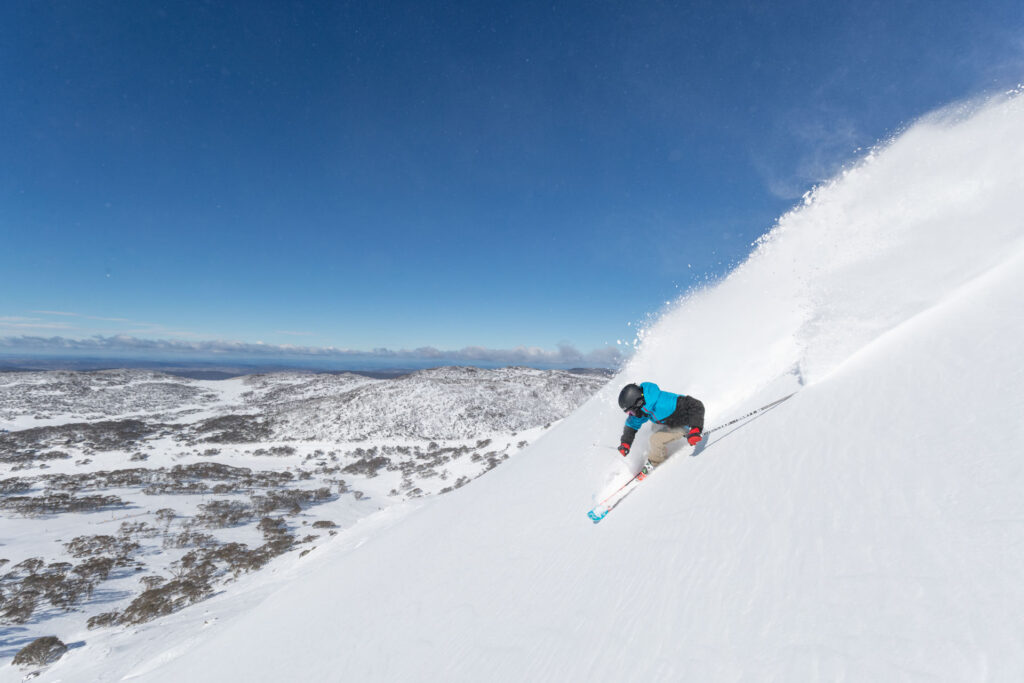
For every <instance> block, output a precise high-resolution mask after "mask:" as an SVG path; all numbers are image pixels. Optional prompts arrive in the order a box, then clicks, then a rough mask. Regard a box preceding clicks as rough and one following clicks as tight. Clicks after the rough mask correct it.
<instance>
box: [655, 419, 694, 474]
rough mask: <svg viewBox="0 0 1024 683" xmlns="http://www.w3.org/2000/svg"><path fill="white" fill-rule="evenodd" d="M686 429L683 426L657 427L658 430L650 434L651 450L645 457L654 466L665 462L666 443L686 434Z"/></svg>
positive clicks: (666, 455)
mask: <svg viewBox="0 0 1024 683" xmlns="http://www.w3.org/2000/svg"><path fill="white" fill-rule="evenodd" d="M686 433H687V430H686V429H684V428H683V427H679V428H677V429H669V428H668V427H665V428H662V429H659V430H658V431H656V432H654V433H652V434H651V452H650V454H649V455H648V456H647V459H648V460H650V461H651V464H653V465H654V466H655V467H657V466H658V465H660V464H661V463H663V462H665V458H667V457H668V445H669V444H670V443H672V442H673V441H678V440H679V439H681V438H683V437H684V436H686Z"/></svg>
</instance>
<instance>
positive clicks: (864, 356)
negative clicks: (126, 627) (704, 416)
mask: <svg viewBox="0 0 1024 683" xmlns="http://www.w3.org/2000/svg"><path fill="white" fill-rule="evenodd" d="M1022 174H1024V97H1020V96H1016V97H1014V96H1010V97H1008V98H1007V99H1004V100H1002V101H999V102H995V103H991V104H988V105H986V106H983V107H980V108H976V109H972V110H970V111H962V112H943V113H942V114H940V115H936V116H935V117H932V118H930V119H928V120H925V121H922V122H920V123H918V124H917V125H915V126H913V127H912V128H910V129H909V130H908V131H907V132H906V133H904V134H903V135H902V136H900V137H899V138H897V139H896V140H894V141H893V142H892V143H891V144H889V145H888V146H886V147H885V148H884V149H879V150H876V151H875V152H874V153H872V154H871V155H870V156H868V157H867V158H866V159H864V160H863V162H862V163H859V164H858V165H857V166H856V167H854V168H851V169H850V170H848V171H847V172H846V173H844V174H843V175H842V176H841V177H839V178H837V179H836V180H835V181H834V182H832V183H829V184H828V185H826V186H823V187H821V188H818V189H817V190H816V191H815V192H813V193H812V194H810V195H809V196H808V197H807V200H806V202H805V204H804V205H803V206H801V207H799V208H797V209H795V210H794V211H793V212H791V213H789V214H787V215H786V216H784V217H783V218H782V219H781V220H780V221H779V224H778V226H777V227H776V228H775V229H774V230H773V231H772V232H771V233H769V234H768V235H767V236H766V237H765V238H764V239H763V240H762V241H761V243H760V244H759V246H758V248H757V249H756V250H755V252H754V254H753V255H752V256H751V257H750V259H749V260H748V261H747V262H746V263H745V264H743V265H742V266H741V267H739V268H738V269H737V270H736V271H735V272H734V273H732V274H731V275H730V276H729V277H728V278H726V279H725V280H724V281H723V282H721V283H719V284H718V285H717V286H715V287H712V288H710V289H708V290H706V291H701V292H697V293H694V294H693V295H691V296H689V297H687V298H685V299H684V300H682V301H681V302H679V303H678V304H677V306H676V307H675V308H674V309H673V310H671V311H669V312H668V313H666V314H665V315H664V316H663V318H662V319H661V320H660V321H659V322H658V323H657V324H656V325H654V326H653V327H652V328H650V329H649V330H647V332H646V333H645V335H644V338H643V341H642V344H641V347H640V349H639V352H638V354H637V356H636V357H635V359H634V361H633V362H632V364H631V365H630V366H629V367H628V368H627V369H626V371H625V372H624V373H623V374H622V375H621V376H620V378H619V380H620V381H618V382H613V384H612V385H611V386H609V387H608V388H607V389H605V390H603V391H602V392H600V393H599V395H598V396H597V397H595V399H593V400H591V401H590V402H588V403H587V404H586V405H585V406H584V407H583V408H581V409H580V410H578V411H577V412H576V413H574V414H573V415H572V416H570V417H569V418H567V419H566V420H565V421H564V422H562V423H561V424H560V425H559V426H558V427H556V428H554V429H552V430H550V431H549V432H548V433H547V434H546V435H545V436H544V438H542V439H541V440H540V441H538V442H536V443H534V444H533V445H531V446H530V447H529V448H527V449H525V450H524V451H523V452H521V453H520V454H519V455H518V456H517V457H516V458H514V459H512V460H511V461H509V462H508V463H507V464H506V465H504V466H502V467H501V468H499V469H498V470H497V471H495V472H494V473H493V474H492V475H490V476H488V477H484V478H482V479H480V480H478V481H477V482H474V484H473V485H472V486H467V487H464V488H462V489H460V490H459V491H456V492H455V493H453V494H451V495H449V496H445V497H441V498H436V499H431V500H429V501H426V502H423V503H421V504H419V506H418V507H417V508H416V509H414V510H409V511H407V514H405V516H404V517H402V516H401V515H400V514H398V512H394V514H391V515H389V516H387V517H379V518H376V519H373V520H369V521H368V523H367V524H365V525H362V524H360V525H357V526H355V527H353V528H351V529H349V530H347V531H346V532H344V533H342V534H339V535H338V536H337V537H335V539H334V541H333V542H332V543H330V544H327V545H325V546H324V547H323V548H322V549H321V552H318V553H314V554H313V555H310V556H309V557H308V558H306V559H307V560H309V561H307V562H301V563H300V562H298V561H296V562H293V563H291V564H289V565H287V566H282V567H281V568H280V570H279V571H278V573H277V574H276V576H275V579H274V581H275V582H276V583H274V584H273V585H272V588H271V584H270V583H268V582H266V581H265V582H264V584H263V586H264V587H263V588H262V589H259V590H258V589H257V588H253V589H252V591H251V592H250V595H251V596H252V599H249V600H247V601H239V602H234V603H233V602H230V601H228V600H222V601H220V602H217V601H216V600H217V599H216V598H215V599H213V600H211V601H209V602H208V603H205V604H204V605H202V606H199V607H197V608H190V609H189V610H185V611H183V612H181V613H179V614H176V615H172V616H171V617H168V618H167V619H165V620H163V621H162V622H161V623H159V624H149V625H146V626H144V627H141V628H139V629H138V630H137V631H135V632H133V633H132V634H130V638H129V635H128V634H117V633H115V634H114V635H112V636H107V637H106V639H104V637H98V638H96V637H92V636H89V637H86V641H87V642H86V644H85V645H84V646H83V647H80V648H77V649H73V650H72V651H70V652H69V653H68V654H67V655H66V656H65V657H64V658H63V659H62V660H61V661H60V662H58V663H57V664H55V665H54V666H53V667H52V668H51V669H50V670H49V671H48V672H47V673H46V674H45V676H48V677H50V680H60V681H94V680H110V681H114V680H132V681H147V682H149V681H167V682H174V683H177V682H179V681H183V680H188V681H223V680H247V681H282V680H308V681H314V680H315V681H331V680H372V681H398V680H401V681H437V680H445V681H482V680H487V681H523V680H530V681H588V682H589V681H678V680H694V681H711V680H713V681H731V680H735V681H739V680H758V681H795V680H797V681H805V680H887V681H889V680H949V681H973V680H996V681H1019V680H1024V619H1022V618H1021V615H1022V614H1024V582H1022V581H1021V577H1022V576H1024V496H1022V495H1021V491H1024V460H1022V458H1021V455H1020V454H1021V452H1022V449H1024V421H1022V420H1021V415H1022V414H1024V374H1022V370H1021V364H1020V362H1019V349H1020V348H1021V347H1022V346H1024V316H1022V310H1024V309H1022V306H1021V304H1022V303H1024V301H1022V294H1021V293H1022V292H1024V226H1022V219H1021V210H1020V209H1021V199H1022V198H1024V175H1022ZM633 379H649V380H653V381H656V382H658V383H660V384H661V385H662V386H664V387H665V388H667V389H670V390H675V391H681V392H685V393H691V394H693V395H695V396H698V397H699V398H701V399H703V400H704V401H705V403H706V404H707V407H708V426H714V425H716V424H719V423H722V422H725V421H727V420H728V419H730V418H731V417H733V416H737V415H740V414H743V413H744V412H746V411H748V410H750V409H751V408H754V407H757V406H759V405H763V404H765V403H768V402H769V401H771V400H774V399H775V398H778V397H779V396H781V395H784V394H786V393H788V392H789V391H792V390H795V389H800V391H799V393H798V394H797V395H796V396H794V397H793V398H792V399H790V400H789V401H787V402H785V403H783V404H782V405H780V406H779V407H778V408H776V409H774V410H772V411H769V412H767V413H765V414H763V415H760V416H758V417H756V418H754V419H752V420H750V421H749V422H747V423H745V424H744V425H742V426H739V428H737V429H733V428H730V429H727V430H721V431H720V432H718V433H715V434H714V435H712V437H711V440H710V443H709V444H708V445H707V447H706V448H705V449H704V450H703V451H702V452H701V453H700V454H699V456H698V457H694V458H690V457H683V456H686V455H687V454H689V453H690V449H689V448H688V447H683V448H679V447H677V448H676V450H675V453H676V454H677V456H679V457H675V458H672V459H670V460H669V461H668V462H667V463H666V464H665V465H664V466H663V467H662V468H660V469H659V470H658V471H657V472H655V473H654V474H653V475H652V476H651V477H649V478H648V480H647V481H645V482H644V483H643V484H641V487H640V488H639V489H638V490H637V492H636V493H635V494H634V495H633V496H631V497H630V498H629V499H628V500H627V501H626V502H625V503H624V504H623V505H621V506H620V507H619V508H617V509H616V510H615V511H614V512H613V513H612V514H611V515H610V516H609V517H607V518H606V519H605V520H604V521H602V522H601V523H600V524H598V525H594V524H592V523H591V522H590V521H589V520H588V519H587V516H586V511H587V509H588V507H590V506H591V505H592V504H593V503H594V502H595V501H596V500H598V499H599V498H601V497H602V496H603V495H604V494H605V493H606V492H608V491H609V490H610V489H611V488H613V487H614V486H616V485H618V483H620V482H621V481H622V480H623V479H624V478H626V477H628V476H629V474H631V473H632V472H633V471H635V469H636V467H638V465H639V463H640V462H641V461H642V460H643V458H644V456H645V455H646V453H645V451H646V435H647V431H646V428H645V430H644V431H643V432H641V435H640V438H639V440H638V442H637V444H638V447H637V448H635V449H634V453H633V454H632V455H631V456H630V462H629V463H628V466H627V465H624V464H623V462H622V459H621V458H619V456H618V455H617V454H615V452H614V451H613V450H611V449H610V448H607V447H605V446H604V444H607V445H613V444H614V443H615V440H616V438H617V436H618V432H619V429H620V428H621V422H622V414H621V413H620V412H619V411H618V410H617V408H616V407H615V405H614V403H615V394H616V393H617V390H618V385H619V384H621V383H622V381H628V380H633ZM596 442H599V443H600V444H602V445H601V446H598V445H596ZM261 580H262V579H261ZM254 581H255V579H254ZM243 603H244V604H243ZM204 610H205V611H204ZM213 620H215V621H213ZM204 624H205V625H206V628H203V625H204ZM129 640H131V641H132V642H134V645H133V646H129V645H128V643H129Z"/></svg>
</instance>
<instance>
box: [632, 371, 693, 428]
mask: <svg viewBox="0 0 1024 683" xmlns="http://www.w3.org/2000/svg"><path fill="white" fill-rule="evenodd" d="M640 388H641V389H643V392H644V406H643V408H641V409H640V413H641V415H639V416H633V415H630V416H629V417H627V418H626V426H627V427H629V428H630V429H633V430H637V429H640V428H641V427H643V426H644V423H645V422H647V421H648V420H654V421H655V422H657V423H658V424H661V423H663V422H664V421H665V420H667V419H668V417H669V416H670V415H672V413H674V412H675V411H676V405H677V404H678V402H679V399H680V398H681V397H682V396H683V394H673V393H670V392H668V391H662V390H661V389H660V388H659V387H658V385H657V384H655V383H654V382H644V383H643V384H641V385H640Z"/></svg>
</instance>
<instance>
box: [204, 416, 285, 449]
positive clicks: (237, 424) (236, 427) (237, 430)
mask: <svg viewBox="0 0 1024 683" xmlns="http://www.w3.org/2000/svg"><path fill="white" fill-rule="evenodd" d="M196 432H198V433H199V434H200V435H202V440H203V441H206V442H209V443H252V442H255V441H266V440H268V439H269V438H270V436H271V433H272V430H271V427H270V422H269V421H268V420H265V419H264V418H262V417H259V416H257V415H224V416H222V417H213V418H210V419H208V420H203V421H202V422H200V423H199V424H198V425H197V426H196Z"/></svg>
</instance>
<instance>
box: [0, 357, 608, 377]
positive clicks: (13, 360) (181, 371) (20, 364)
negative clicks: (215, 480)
mask: <svg viewBox="0 0 1024 683" xmlns="http://www.w3.org/2000/svg"><path fill="white" fill-rule="evenodd" d="M446 367H471V368H479V369H483V370H494V369H501V368H508V367H527V368H531V369H536V370H562V371H566V372H579V373H591V372H596V373H601V374H605V373H607V374H609V375H611V374H613V373H615V372H616V371H617V370H618V368H617V367H612V366H599V365H584V364H578V365H572V364H567V363H563V364H552V363H499V362H467V361H465V360H461V361H460V360H455V359H445V358H439V359H436V360H434V361H428V360H424V359H419V360H417V359H410V358H407V357H406V358H401V357H399V358H393V359H390V360H386V359H378V360H376V361H369V360H364V361H356V360H350V361H348V362H343V361H342V360H340V359H334V360H330V359H311V358H300V357H276V358H254V357H245V356H235V357H220V358H214V357H209V356H192V357H188V356H177V357H174V356H168V355H164V356H118V355H85V354H53V353H48V354H30V353H17V354H12V353H0V373H6V372H53V371H73V372H99V371H104V370H154V371H158V372H165V373H167V374H172V375H180V376H185V377H193V378H198V379H220V378H229V377H238V376H242V375H249V374H265V373H272V372H302V373H314V374H320V373H323V374H341V373H347V372H350V373H353V374H362V375H367V376H371V377H378V378H387V377H399V376H402V375H406V374H410V373H413V372H418V371H421V370H431V369H436V368H446Z"/></svg>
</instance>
